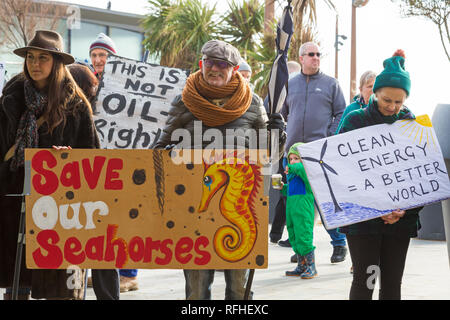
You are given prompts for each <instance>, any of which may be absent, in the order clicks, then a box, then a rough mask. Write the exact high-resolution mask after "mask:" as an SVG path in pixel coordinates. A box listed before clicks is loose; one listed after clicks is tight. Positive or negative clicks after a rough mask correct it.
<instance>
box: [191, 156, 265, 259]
mask: <svg viewBox="0 0 450 320" xmlns="http://www.w3.org/2000/svg"><path fill="white" fill-rule="evenodd" d="M204 169H205V174H204V177H203V195H202V199H201V203H200V206H199V209H198V211H199V212H204V211H206V210H207V209H208V206H209V203H210V201H211V198H212V197H214V196H215V195H216V194H217V192H218V191H219V190H220V189H222V188H224V192H223V195H222V197H221V200H220V206H219V210H220V213H221V214H222V215H223V216H224V217H225V218H226V219H227V220H228V221H229V222H230V223H231V224H232V226H230V225H226V226H222V227H220V228H219V229H218V230H217V231H216V233H215V235H214V242H213V243H214V249H215V251H216V253H217V254H218V255H219V256H220V257H221V258H222V259H223V260H225V261H230V262H234V261H239V260H242V259H243V258H245V257H246V256H247V255H248V254H249V252H250V251H251V250H252V249H253V246H254V244H255V241H256V238H257V235H258V228H257V220H256V215H255V209H254V207H253V202H254V200H255V197H256V195H257V192H258V189H259V187H260V184H261V182H262V178H261V174H260V169H259V167H258V166H256V165H251V164H249V163H248V158H247V159H242V157H237V156H236V153H234V154H229V155H228V156H227V157H226V158H225V159H223V160H220V161H217V162H214V163H213V164H211V165H208V164H205V163H204Z"/></svg>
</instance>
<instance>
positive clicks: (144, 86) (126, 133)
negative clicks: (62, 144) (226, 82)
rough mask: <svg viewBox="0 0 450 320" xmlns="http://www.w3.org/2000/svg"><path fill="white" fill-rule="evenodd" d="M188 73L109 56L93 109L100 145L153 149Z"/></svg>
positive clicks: (117, 147)
mask: <svg viewBox="0 0 450 320" xmlns="http://www.w3.org/2000/svg"><path fill="white" fill-rule="evenodd" d="M188 74H189V72H188V71H186V70H182V69H176V68H169V67H164V66H159V65H153V64H149V63H145V62H139V61H135V60H130V59H126V58H122V57H118V56H109V57H108V60H107V64H106V66H105V70H104V74H103V79H102V83H101V84H100V88H99V92H98V95H97V102H96V104H95V110H94V122H95V126H96V129H97V133H98V136H99V138H100V144H101V147H102V148H105V149H151V148H152V147H153V145H154V144H155V143H156V142H157V141H158V139H159V137H160V135H161V132H162V129H163V128H164V125H165V123H166V120H167V116H168V111H169V108H170V103H171V102H172V100H173V99H174V98H175V96H176V95H178V94H181V92H182V90H183V87H184V85H185V83H186V79H187V77H188Z"/></svg>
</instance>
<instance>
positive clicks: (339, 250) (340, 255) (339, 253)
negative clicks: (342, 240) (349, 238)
mask: <svg viewBox="0 0 450 320" xmlns="http://www.w3.org/2000/svg"><path fill="white" fill-rule="evenodd" d="M346 255H347V248H346V247H344V246H336V247H333V255H332V256H331V258H330V260H331V263H338V262H342V261H344V260H345V256H346Z"/></svg>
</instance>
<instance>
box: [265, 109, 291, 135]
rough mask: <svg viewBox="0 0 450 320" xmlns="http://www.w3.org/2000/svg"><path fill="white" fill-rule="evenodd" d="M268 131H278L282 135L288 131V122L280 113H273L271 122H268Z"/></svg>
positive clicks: (270, 117) (270, 116)
mask: <svg viewBox="0 0 450 320" xmlns="http://www.w3.org/2000/svg"><path fill="white" fill-rule="evenodd" d="M267 129H268V130H273V129H278V130H279V131H280V133H282V132H284V130H286V122H284V118H283V116H282V115H281V114H280V113H272V114H270V115H269V121H267Z"/></svg>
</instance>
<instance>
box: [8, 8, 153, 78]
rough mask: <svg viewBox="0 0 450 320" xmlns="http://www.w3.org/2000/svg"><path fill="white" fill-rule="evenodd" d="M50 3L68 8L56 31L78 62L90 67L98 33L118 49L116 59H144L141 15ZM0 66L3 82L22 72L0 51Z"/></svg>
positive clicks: (11, 57)
mask: <svg viewBox="0 0 450 320" xmlns="http://www.w3.org/2000/svg"><path fill="white" fill-rule="evenodd" d="M36 1H38V0H36ZM53 3H54V4H55V5H64V6H68V7H67V8H68V9H67V16H66V17H64V18H62V19H61V21H60V23H59V26H58V28H57V31H58V32H59V33H60V34H61V35H62V36H63V38H64V40H65V42H66V43H65V48H66V51H67V52H69V53H70V54H72V55H73V56H74V57H75V58H76V59H77V60H80V61H85V62H89V63H90V60H89V46H90V44H91V43H92V42H93V41H94V40H95V39H96V38H97V35H98V34H99V33H100V32H103V33H104V34H106V35H108V36H109V37H111V38H112V39H113V41H114V43H115V44H116V47H117V55H119V56H122V57H126V58H130V59H134V60H142V59H143V57H144V47H143V45H142V42H143V40H144V31H143V29H142V28H141V26H140V21H141V20H142V19H143V18H144V16H143V15H137V14H131V13H124V12H118V11H113V10H108V9H101V8H94V7H88V6H82V5H71V4H66V3H64V4H63V3H59V2H53ZM0 62H1V63H3V65H4V66H5V69H6V76H5V80H8V79H10V78H11V77H12V76H14V75H15V74H17V73H19V72H21V71H22V68H23V59H22V58H20V57H17V56H16V55H14V54H13V53H12V52H11V51H10V50H9V51H4V50H1V48H0ZM149 62H152V63H157V61H155V60H154V59H153V60H152V59H149Z"/></svg>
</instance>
